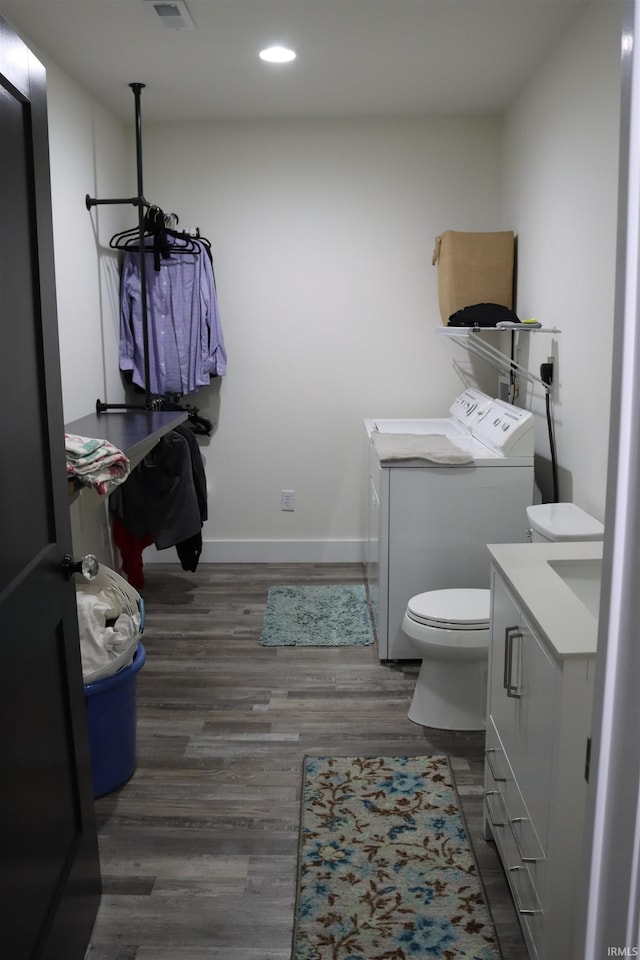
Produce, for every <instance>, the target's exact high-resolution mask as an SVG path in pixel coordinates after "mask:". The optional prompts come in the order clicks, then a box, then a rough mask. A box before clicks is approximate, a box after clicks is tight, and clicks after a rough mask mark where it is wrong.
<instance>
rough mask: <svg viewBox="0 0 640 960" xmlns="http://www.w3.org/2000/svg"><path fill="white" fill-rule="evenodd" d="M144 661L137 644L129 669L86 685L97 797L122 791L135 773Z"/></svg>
mask: <svg viewBox="0 0 640 960" xmlns="http://www.w3.org/2000/svg"><path fill="white" fill-rule="evenodd" d="M145 660H146V653H145V649H144V646H143V645H142V643H141V642H140V641H138V646H137V649H136V652H135V656H134V658H133V662H132V663H131V664H130V665H129V666H128V667H125V668H124V669H123V670H119V671H118V673H114V674H113V675H112V676H110V677H105V678H104V680H96V681H95V683H87V684H85V687H84V699H85V703H86V705H87V723H88V727H89V748H90V753H91V770H92V773H93V795H94V797H102V796H104V794H105V793H111V791H112V790H116V789H117V788H118V787H121V786H122V784H123V783H126V782H127V780H128V779H129V778H130V777H131V776H132V775H133V772H134V770H135V769H136V677H137V673H138V670H140V669H141V668H142V667H143V666H144V662H145Z"/></svg>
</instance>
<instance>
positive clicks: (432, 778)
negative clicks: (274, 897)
mask: <svg viewBox="0 0 640 960" xmlns="http://www.w3.org/2000/svg"><path fill="white" fill-rule="evenodd" d="M434 957H435V958H438V960H454V958H465V960H499V958H500V952H499V948H498V944H497V940H496V936H495V931H494V928H493V924H492V921H491V918H490V915H489V911H488V909H487V906H486V904H485V901H484V896H483V892H482V886H481V883H480V880H479V877H478V874H477V871H476V865H475V861H474V857H473V852H472V850H471V845H470V843H469V839H468V836H467V832H466V829H465V826H464V821H463V819H462V814H461V812H460V808H459V805H458V799H457V795H456V792H455V787H454V785H453V779H452V776H451V771H450V768H449V763H448V760H447V758H446V757H441V756H438V757H374V758H366V757H307V758H306V760H305V779H304V796H303V803H302V819H301V826H300V852H299V868H298V891H297V904H296V924H295V931H294V942H293V953H292V960H346V958H349V960H411V958H413V960H427V958H434Z"/></svg>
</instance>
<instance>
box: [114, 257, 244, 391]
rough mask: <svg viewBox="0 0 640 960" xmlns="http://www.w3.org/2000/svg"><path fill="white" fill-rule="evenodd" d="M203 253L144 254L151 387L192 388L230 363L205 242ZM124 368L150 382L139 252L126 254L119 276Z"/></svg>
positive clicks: (141, 381)
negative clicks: (157, 261) (146, 367)
mask: <svg viewBox="0 0 640 960" xmlns="http://www.w3.org/2000/svg"><path fill="white" fill-rule="evenodd" d="M200 246H201V247H202V252H201V253H200V254H199V255H198V254H193V253H181V254H175V255H172V256H170V257H169V259H168V260H165V259H162V258H161V259H160V270H159V271H158V270H155V269H154V263H153V260H154V258H153V253H148V254H145V257H146V261H145V269H146V274H147V323H148V333H149V376H150V381H151V382H150V383H149V392H150V393H152V394H163V393H180V394H185V393H193V392H194V391H195V390H197V389H198V387H204V386H206V385H207V384H208V383H209V381H210V378H211V377H212V376H214V375H218V376H222V375H223V374H224V373H225V372H226V369H227V354H226V351H225V348H224V339H223V336H222V327H221V325H220V316H219V314H218V304H217V300H216V291H215V286H214V280H213V270H212V267H211V262H210V260H209V257H208V255H207V253H206V251H205V249H204V247H203V245H202V244H200ZM120 307H121V315H120V369H121V370H131V371H132V372H133V382H134V383H137V384H138V386H140V387H142V388H143V389H144V388H145V382H144V347H143V336H142V298H141V284H140V258H139V254H138V253H137V252H135V253H134V252H131V253H127V254H125V258H124V263H123V265H122V276H121V280H120Z"/></svg>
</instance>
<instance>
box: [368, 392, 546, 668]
mask: <svg viewBox="0 0 640 960" xmlns="http://www.w3.org/2000/svg"><path fill="white" fill-rule="evenodd" d="M365 428H366V431H367V437H368V441H369V453H368V456H369V497H370V500H369V536H368V541H369V542H368V557H367V583H368V590H369V600H370V604H371V610H372V614H373V619H374V624H375V627H376V633H377V641H378V656H379V658H380V660H403V659H404V660H408V659H409V660H410V659H415V650H414V649H413V648H412V647H411V646H410V644H409V641H408V640H407V637H406V636H405V635H404V633H403V631H402V619H403V616H404V613H405V610H406V607H407V603H408V601H409V599H410V598H411V597H413V596H415V595H416V594H419V593H424V592H425V591H428V590H445V589H447V588H450V587H485V588H488V587H489V553H488V551H487V546H486V545H487V544H488V543H518V542H521V541H522V542H524V541H525V540H526V508H527V507H528V506H529V505H530V504H531V503H532V502H533V486H534V480H533V452H534V424H533V417H532V415H531V414H530V413H529V412H528V411H526V410H522V409H520V408H519V407H515V406H512V405H510V404H507V403H504V402H503V401H501V400H496V399H492V398H491V397H490V396H488V395H487V394H484V393H482V392H481V391H480V390H476V389H473V388H469V389H467V390H465V391H463V393H461V394H460V395H459V396H457V397H456V398H455V400H454V401H453V403H452V404H451V406H450V408H449V417H444V418H435V419H409V420H389V419H369V420H365ZM376 431H378V432H380V433H395V434H411V435H424V434H431V435H433V434H438V435H442V436H445V437H447V438H448V439H449V441H451V443H453V444H454V445H455V446H456V448H459V449H460V450H462V451H464V452H465V453H466V454H468V455H469V457H470V461H469V462H468V463H464V464H455V465H449V464H443V463H434V462H430V461H428V460H424V459H410V460H384V461H381V460H380V457H379V456H378V454H377V452H376V445H375V444H374V442H373V434H374V433H375V432H376Z"/></svg>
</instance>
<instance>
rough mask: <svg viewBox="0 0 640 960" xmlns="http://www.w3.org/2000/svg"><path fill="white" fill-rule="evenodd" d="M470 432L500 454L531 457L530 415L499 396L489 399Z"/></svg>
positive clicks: (531, 416)
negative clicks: (499, 398)
mask: <svg viewBox="0 0 640 960" xmlns="http://www.w3.org/2000/svg"><path fill="white" fill-rule="evenodd" d="M473 435H474V437H476V439H477V440H480V441H481V442H482V443H484V444H486V445H487V446H488V447H489V448H490V449H491V450H494V451H495V452H496V453H498V454H499V455H500V456H503V457H532V456H533V450H534V439H535V438H534V426H533V415H532V414H531V413H529V411H528V410H522V408H521V407H515V406H513V405H512V404H510V403H504V401H502V400H491V402H490V403H489V405H488V406H486V407H484V408H483V409H482V411H481V412H480V413H479V414H478V417H477V419H476V422H475V424H474V427H473Z"/></svg>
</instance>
